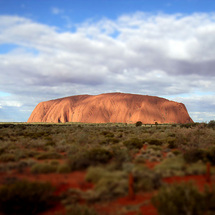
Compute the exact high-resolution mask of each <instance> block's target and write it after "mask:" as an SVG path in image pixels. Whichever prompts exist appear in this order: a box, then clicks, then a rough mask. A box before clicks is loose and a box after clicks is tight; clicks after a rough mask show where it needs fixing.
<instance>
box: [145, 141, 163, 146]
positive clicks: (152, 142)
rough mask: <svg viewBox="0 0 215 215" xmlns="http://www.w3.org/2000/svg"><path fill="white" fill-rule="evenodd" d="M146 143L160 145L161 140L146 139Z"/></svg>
mask: <svg viewBox="0 0 215 215" xmlns="http://www.w3.org/2000/svg"><path fill="white" fill-rule="evenodd" d="M148 143H149V144H150V145H156V146H161V145H162V144H163V142H162V141H160V140H157V139H151V140H149V141H148Z"/></svg>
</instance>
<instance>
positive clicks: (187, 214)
mask: <svg viewBox="0 0 215 215" xmlns="http://www.w3.org/2000/svg"><path fill="white" fill-rule="evenodd" d="M152 203H153V205H154V206H155V207H156V208H157V210H158V213H159V214H160V215H167V214H171V215H181V214H183V215H202V214H203V212H204V207H205V205H204V196H203V194H201V193H200V192H199V191H198V189H197V188H196V187H195V186H194V185H192V184H190V183H189V184H185V183H182V184H175V185H168V186H165V187H162V188H161V189H160V190H159V192H158V194H157V195H156V196H155V197H153V198H152Z"/></svg>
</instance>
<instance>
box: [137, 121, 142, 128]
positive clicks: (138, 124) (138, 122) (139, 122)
mask: <svg viewBox="0 0 215 215" xmlns="http://www.w3.org/2000/svg"><path fill="white" fill-rule="evenodd" d="M142 124H143V123H142V122H141V121H137V122H136V123H135V125H136V127H139V126H142Z"/></svg>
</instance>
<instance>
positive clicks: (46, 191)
mask: <svg viewBox="0 0 215 215" xmlns="http://www.w3.org/2000/svg"><path fill="white" fill-rule="evenodd" d="M214 125H215V123H214V121H213V120H212V121H210V122H209V123H208V124H206V123H189V124H182V125H178V124H158V123H156V124H154V125H146V124H142V122H137V123H135V124H123V123H115V124H111V123H106V124H82V123H59V124H51V123H50V124H49V123H0V214H1V213H2V214H40V213H41V212H43V211H49V210H53V208H55V207H56V208H57V209H56V211H54V212H53V211H52V214H65V213H66V214H86V215H87V214H89V215H91V214H116V211H117V214H122V215H123V214H129V213H133V214H147V209H146V208H145V207H146V206H147V207H148V209H149V207H150V208H151V210H152V212H150V213H149V214H161V215H162V214H170V212H171V214H176V215H177V214H202V213H203V212H202V211H204V212H206V211H207V214H214V213H215V207H214V206H213V202H214V200H215V189H214V186H213V184H215V178H214V174H215V168H214V165H215V126H214ZM190 178H192V179H193V180H194V182H193V183H192V182H190V180H189V179H190ZM178 182H179V183H178ZM190 183H192V185H191V184H190ZM204 186H206V187H205V188H204ZM203 188H204V189H203ZM131 190H132V192H134V194H135V196H136V197H134V200H132V197H131V196H129V195H131V194H130V193H129V192H130V191H131ZM146 195H147V196H149V197H147V199H144V196H146ZM184 196H186V198H187V199H185V198H184ZM123 198H124V199H123ZM125 198H127V200H125ZM135 199H136V200H135ZM139 199H141V200H139ZM122 201H125V202H126V201H130V202H127V203H122ZM132 201H134V202H135V201H136V202H137V203H136V204H135V203H134V202H133V203H132ZM199 202H201V204H198V203H199ZM53 203H54V204H53ZM111 203H112V204H114V205H115V206H114V207H108V205H111ZM196 203H197V204H196ZM130 204H131V205H130ZM26 205H27V208H26V209H25V206H26ZM56 205H58V206H56ZM50 208H51V209H50ZM59 208H60V209H62V208H63V209H62V210H60V209H59ZM58 210H59V211H58ZM153 210H154V212H153ZM62 211H64V212H65V213H64V212H62ZM143 211H145V212H144V213H143Z"/></svg>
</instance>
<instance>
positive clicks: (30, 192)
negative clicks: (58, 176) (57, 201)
mask: <svg viewBox="0 0 215 215" xmlns="http://www.w3.org/2000/svg"><path fill="white" fill-rule="evenodd" d="M53 201H54V197H53V187H52V186H51V185H50V184H48V183H36V182H28V181H16V182H15V183H13V184H7V185H2V186H0V213H3V214H11V215H12V214H13V215H25V214H26V215H29V214H38V213H39V212H42V211H44V210H46V209H48V208H49V207H50V206H52V204H53Z"/></svg>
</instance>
